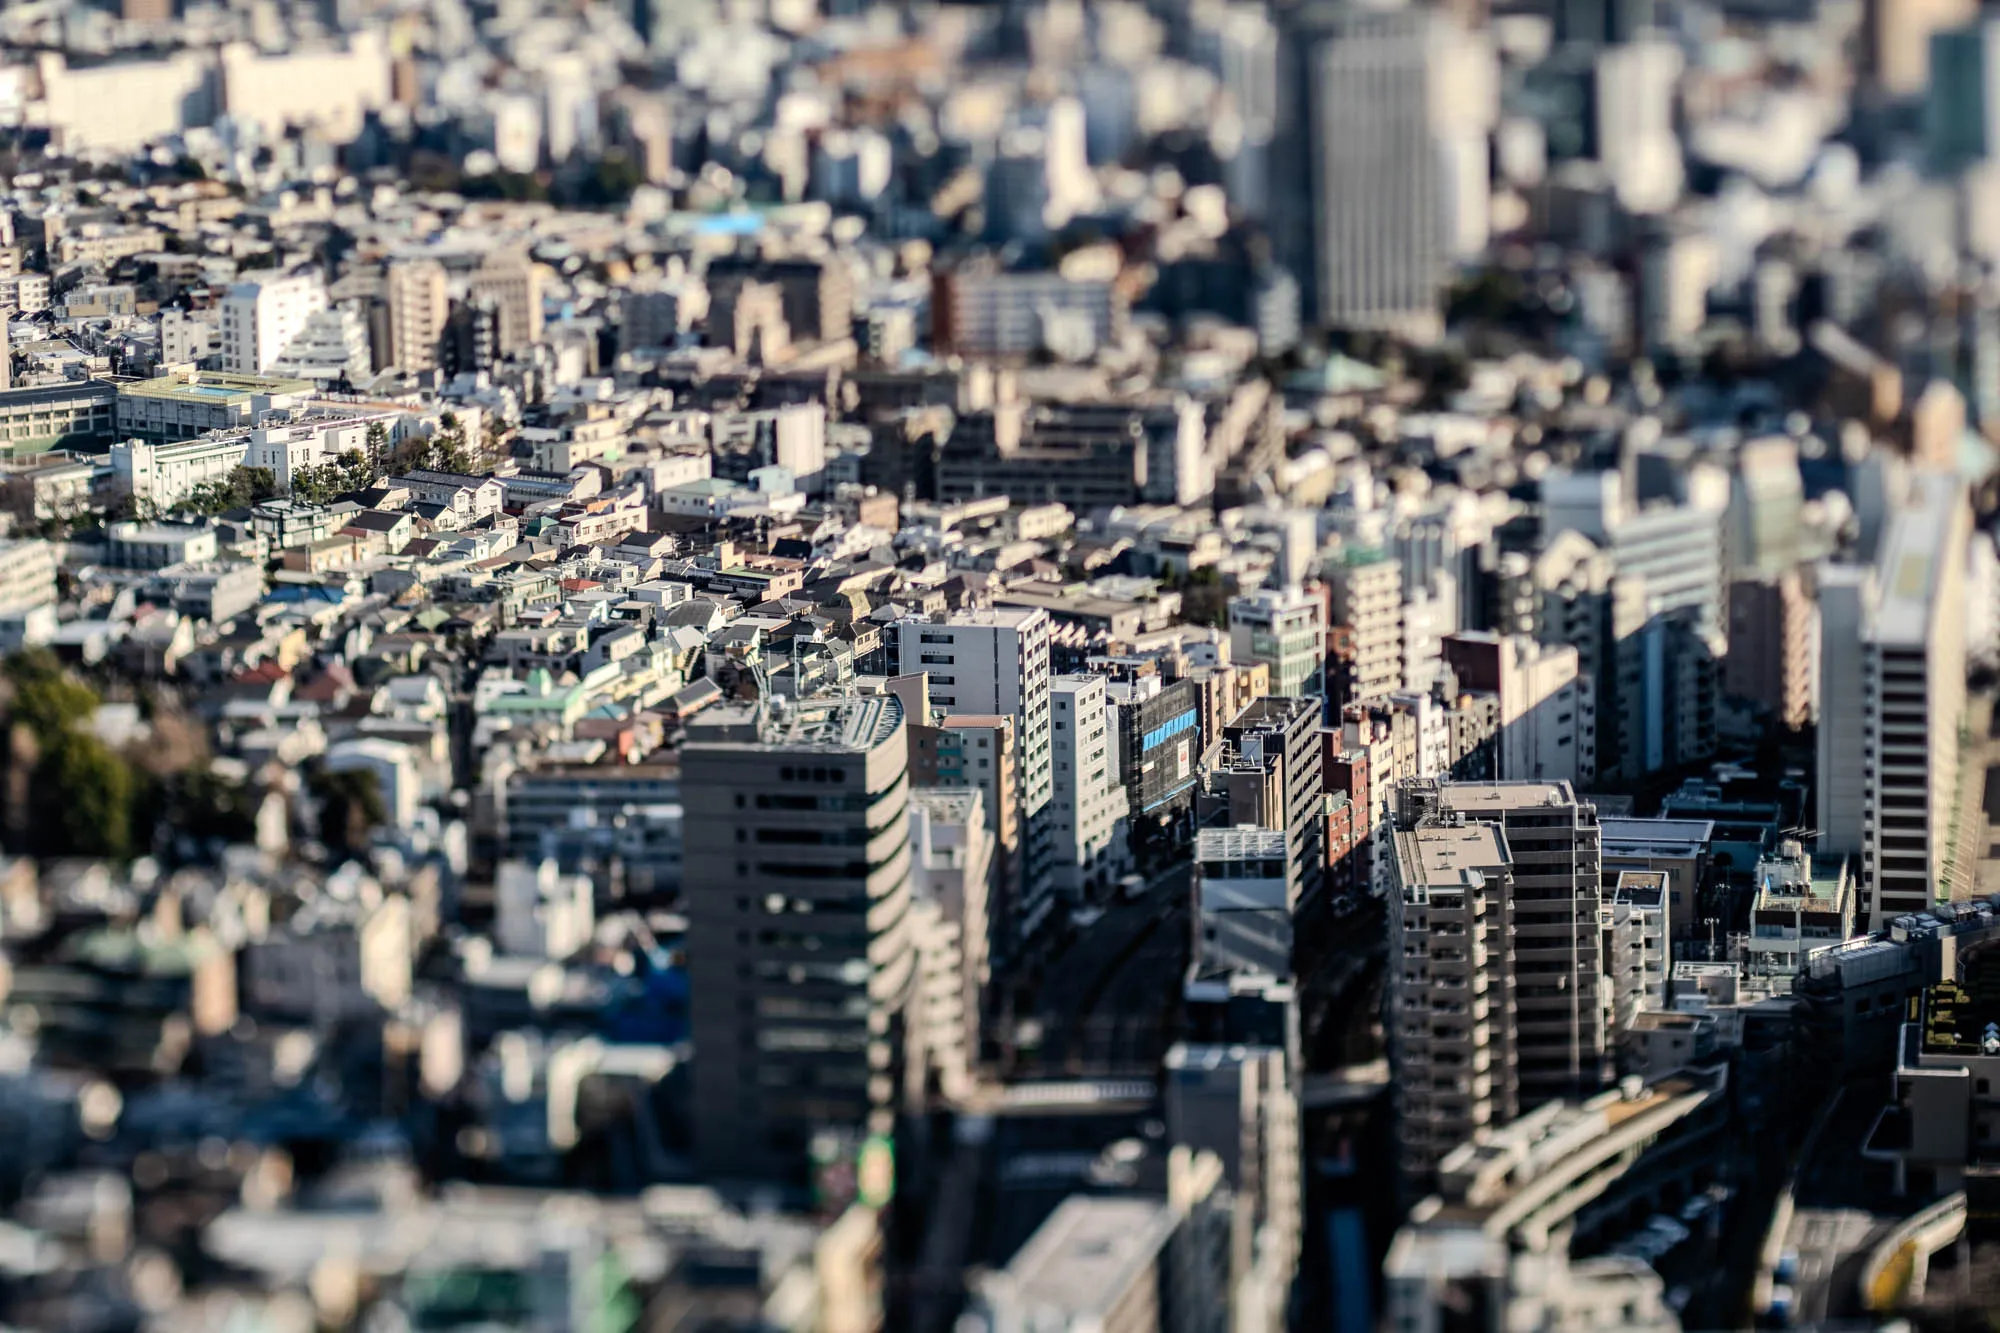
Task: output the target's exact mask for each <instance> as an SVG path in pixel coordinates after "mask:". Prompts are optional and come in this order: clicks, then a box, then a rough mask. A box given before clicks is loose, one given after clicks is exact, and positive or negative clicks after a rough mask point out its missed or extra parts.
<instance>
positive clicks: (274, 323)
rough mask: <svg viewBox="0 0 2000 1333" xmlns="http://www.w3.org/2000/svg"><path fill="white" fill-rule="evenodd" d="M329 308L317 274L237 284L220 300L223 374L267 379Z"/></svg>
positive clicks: (324, 288) (297, 274)
mask: <svg viewBox="0 0 2000 1333" xmlns="http://www.w3.org/2000/svg"><path fill="white" fill-rule="evenodd" d="M326 307H327V299H326V284H325V283H323V282H322V281H321V280H320V276H319V274H317V273H295V274H292V275H291V276H289V277H278V276H275V275H274V276H272V277H268V278H261V279H258V280H257V281H254V282H239V283H235V284H234V285H232V286H231V287H230V289H229V294H228V295H227V296H225V297H223V298H222V368H223V369H224V370H226V371H228V372H230V373H231V374H235V375H261V374H263V373H264V372H265V371H266V370H267V369H269V368H270V366H271V365H272V364H273V363H274V362H276V361H277V360H278V358H279V357H280V356H281V355H282V354H283V353H284V351H285V350H286V349H287V348H289V347H290V346H291V345H292V342H293V341H294V340H295V339H296V338H297V337H298V336H299V334H300V333H302V332H304V330H305V327H306V323H307V321H309V320H311V319H312V317H313V316H314V315H316V314H318V313H319V312H320V311H322V310H324V309H326Z"/></svg>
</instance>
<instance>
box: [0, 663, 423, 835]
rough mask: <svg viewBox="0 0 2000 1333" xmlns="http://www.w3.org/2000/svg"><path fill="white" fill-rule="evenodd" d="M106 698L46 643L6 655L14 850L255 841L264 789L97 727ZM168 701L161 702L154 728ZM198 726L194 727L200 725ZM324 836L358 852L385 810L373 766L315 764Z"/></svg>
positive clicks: (0, 714)
mask: <svg viewBox="0 0 2000 1333" xmlns="http://www.w3.org/2000/svg"><path fill="white" fill-rule="evenodd" d="M100 702H101V701H100V698H99V696H98V693H97V691H96V690H94V689H92V688H91V687H90V686H89V685H88V684H86V683H85V682H84V681H83V680H81V679H79V678H78V677H77V676H76V675H75V674H73V673H72V672H70V671H69V670H68V669H67V668H65V667H64V666H63V665H62V663H61V662H59V661H58V660H57V659H56V657H55V656H54V655H53V654H52V653H50V652H49V651H48V650H47V649H45V648H35V649H30V650H28V651H27V652H23V653H19V654H16V655H15V656H13V657H10V658H7V659H6V660H5V662H4V663H0V742H3V743H0V801H4V812H0V813H4V831H5V835H6V837H5V840H6V845H7V848H8V850H9V851H22V852H26V853H27V854H29V855H31V856H98V857H108V858H110V859H112V860H125V859H128V858H130V857H133V856H139V855H145V854H165V855H172V854H173V853H174V851H175V849H176V848H177V847H179V846H184V845H186V844H187V843H189V842H192V843H193V844H195V845H197V846H199V845H202V844H208V843H213V842H232V843H233V842H247V841H249V840H251V839H252V838H253V837H255V836H256V828H257V810H258V807H259V804H260V803H261V801H262V800H263V797H262V795H261V794H260V793H259V792H258V791H257V790H256V789H255V788H254V787H251V786H249V785H246V784H244V783H240V782H237V781H235V780H234V779H232V778H229V777H227V776H225V775H223V774H221V773H218V772H217V771H216V770H215V769H214V768H212V767H211V766H210V765H209V764H208V762H207V759H206V755H205V753H204V752H202V751H201V750H200V749H199V748H198V744H199V743H198V742H197V749H196V750H194V751H189V750H188V749H186V748H185V747H183V748H180V749H178V750H176V749H175V747H174V746H172V745H171V744H168V745H155V746H154V747H153V749H152V750H151V751H150V752H148V750H147V748H146V747H145V746H143V745H141V746H138V747H135V750H134V751H133V752H130V753H128V752H123V751H120V750H117V749H114V748H113V747H112V746H110V745H108V744H106V743H105V742H104V740H103V739H101V738H100V737H99V736H98V735H97V734H96V733H95V732H94V731H93V730H91V728H90V722H91V719H92V718H93V716H95V714H96V712H97V709H98V705H99V703H100ZM174 716H177V714H174V713H173V711H172V709H171V708H170V707H169V708H167V709H166V711H165V713H164V714H163V713H162V712H161V711H159V710H155V711H154V713H153V717H152V721H153V723H154V732H155V737H156V739H157V737H158V734H159V733H160V731H161V730H162V722H163V721H164V720H166V719H167V718H171V717H174ZM196 734H198V733H196ZM306 790H307V791H308V792H309V793H310V794H311V795H312V796H313V797H314V798H315V799H316V800H317V801H318V803H319V810H320V815H319V826H320V838H321V840H322V841H323V842H325V844H326V846H327V848H328V850H329V852H330V853H331V854H332V856H333V858H334V859H335V860H342V859H347V858H350V857H353V856H358V855H360V854H361V852H362V851H363V850H364V849H366V847H367V845H368V840H369V837H370V835H371V834H372V833H373V831H374V830H375V829H376V828H377V827H378V826H380V825H381V824H382V823H384V822H385V821H386V820H387V818H388V812H387V807H386V806H385V804H384V802H383V799H382V791H381V787H380V784H379V783H378V782H377V780H376V777H375V775H374V774H373V773H371V772H368V771H366V770H355V771H347V772H329V771H327V770H325V769H323V768H319V767H317V766H315V767H314V768H312V769H311V770H310V771H309V772H308V773H307V774H306Z"/></svg>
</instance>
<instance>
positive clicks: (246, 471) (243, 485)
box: [176, 467, 278, 514]
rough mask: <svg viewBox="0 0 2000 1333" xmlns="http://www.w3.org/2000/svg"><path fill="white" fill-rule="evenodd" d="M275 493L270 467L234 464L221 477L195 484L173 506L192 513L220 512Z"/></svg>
mask: <svg viewBox="0 0 2000 1333" xmlns="http://www.w3.org/2000/svg"><path fill="white" fill-rule="evenodd" d="M277 493H278V475H277V474H276V473H275V472H273V471H271V469H270V468H267V467H236V468H231V469H230V470H229V475H228V476H226V477H224V478H223V479H222V480H221V481H210V482H204V483H203V484H201V485H199V486H197V487H195V488H194V489H193V490H191V491H189V492H188V494H187V498H186V499H184V500H182V501H181V502H180V504H179V505H178V506H176V507H177V508H179V509H181V510H182V511H184V512H186V513H191V514H221V513H225V512H227V511H228V510H231V509H241V508H243V507H244V506H246V505H253V504H256V503H258V502H259V501H262V500H268V499H270V498H271V497H272V496H274V495H276V494H277Z"/></svg>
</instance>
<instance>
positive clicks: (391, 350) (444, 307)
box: [384, 259, 451, 374]
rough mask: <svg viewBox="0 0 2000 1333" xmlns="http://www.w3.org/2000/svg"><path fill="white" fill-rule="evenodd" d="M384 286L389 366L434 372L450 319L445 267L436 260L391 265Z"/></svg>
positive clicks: (411, 371)
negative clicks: (445, 327)
mask: <svg viewBox="0 0 2000 1333" xmlns="http://www.w3.org/2000/svg"><path fill="white" fill-rule="evenodd" d="M384 285H385V286H386V287H387V288H388V296H389V346H388V348H387V349H386V353H387V362H386V364H388V365H392V366H395V367H396V368H397V369H399V370H403V371H407V372H410V373H412V374H414V373H417V372H419V371H425V370H430V369H432V368H434V367H435V366H436V365H437V363H438V346H439V344H440V343H442V342H443V341H444V326H445V320H446V319H448V318H449V317H450V315H451V293H450V290H449V285H448V283H447V282H446V279H445V272H444V265H442V264H440V263H438V262H437V261H436V260H434V259H417V260H406V261H403V262H401V263H395V264H391V265H389V271H388V273H387V274H386V282H385V284H384Z"/></svg>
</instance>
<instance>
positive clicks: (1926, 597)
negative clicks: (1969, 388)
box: [1819, 471, 1972, 930]
mask: <svg viewBox="0 0 2000 1333" xmlns="http://www.w3.org/2000/svg"><path fill="white" fill-rule="evenodd" d="M1971 513H1972V511H1971V508H1970V506H1969V505H1968V504H1967V503H1966V498H1965V490H1964V487H1963V486H1962V485H1961V484H1960V483H1959V481H1958V479H1957V478H1956V477H1954V476H1952V475H1951V474H1949V473H1942V472H1927V471H1917V472H1915V473H1913V474H1912V475H1911V478H1910V490H1909V494H1908V495H1907V496H1906V497H1905V498H1904V499H1903V501H1902V502H1901V503H1900V504H1899V505H1898V506H1897V507H1896V508H1895V509H1894V510H1893V511H1892V513H1891V515H1890V518H1889V522H1888V526H1887V527H1886V528H1885V530H1884V531H1883V534H1882V544H1881V549H1880V551H1879V552H1878V553H1877V556H1876V560H1875V565H1874V570H1875V571H1879V574H1878V573H1875V572H1870V571H1862V570H1852V569H1850V568H1848V567H1844V566H1830V567H1828V568H1827V569H1825V570H1822V572H1821V578H1820V584H1821V601H1822V606H1821V620H1820V624H1821V635H1822V638H1821V646H1820V673H1821V674H1820V713H1821V718H1822V721H1821V727H1820V737H1819V746H1820V749H1819V770H1820V773H1819V776H1820V781H1821V784H1822V785H1821V795H1820V805H1819V819H1820V825H1821V827H1820V841H1819V850H1820V852H1821V854H1827V853H1834V852H1849V851H1859V852H1860V853H1861V916H1862V918H1863V920H1864V921H1865V923H1866V925H1867V927H1868V928H1869V929H1871V930H1879V929H1881V928H1882V927H1883V925H1884V924H1885V923H1886V922H1888V921H1889V920H1890V919H1892V918H1894V917H1897V916H1900V915H1902V914H1904V913H1906V912H1921V911H1924V910H1926V909H1928V908H1929V907H1930V906H1931V904H1932V903H1933V902H1934V901H1937V900H1943V899H1949V898H1951V897H1952V896H1954V890H1955V888H1957V887H1960V886H1962V885H1966V884H1969V882H1970V874H1971V868H1970V866H1969V865H1967V864H1966V860H1965V857H1964V856H1963V855H1961V854H1960V853H1961V849H1960V848H1959V847H1957V846H1955V845H1954V843H1953V837H1952V835H1953V832H1954V830H1956V828H1957V826H1958V822H1959V821H1958V820H1957V819H1956V818H1955V812H1956V809H1957V805H1958V802H1959V800H1960V797H1961V792H1960V790H1959V783H1960V773H1959V728H1960V726H1961V725H1962V723H1963V721H1964V713H1965V600H1966V598H1965V562H1966V545H1967V542H1968V540H1969V538H1970V532H1971V526H1970V525H1971ZM1857 646H1858V647H1859V649H1860V651H1859V652H1858V653H1857V652H1856V648H1857ZM1856 719H1859V726H1858V727H1857V726H1856V725H1855V720H1856ZM1857 772H1858V774H1859V782H1858V783H1857V782H1856V781H1855V774H1856V773H1857Z"/></svg>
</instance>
